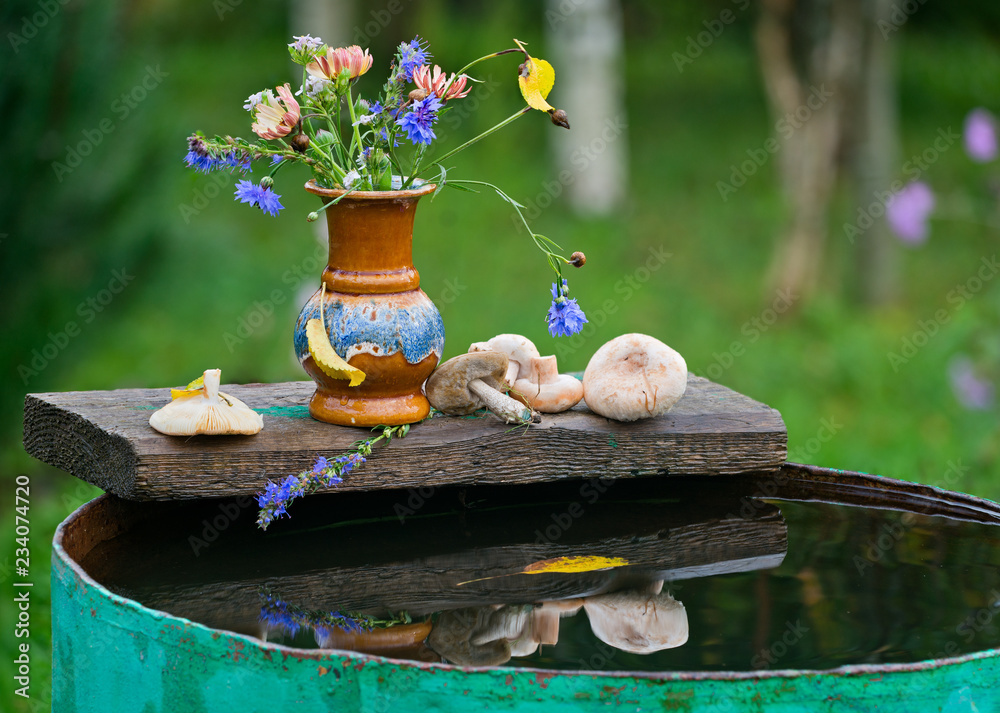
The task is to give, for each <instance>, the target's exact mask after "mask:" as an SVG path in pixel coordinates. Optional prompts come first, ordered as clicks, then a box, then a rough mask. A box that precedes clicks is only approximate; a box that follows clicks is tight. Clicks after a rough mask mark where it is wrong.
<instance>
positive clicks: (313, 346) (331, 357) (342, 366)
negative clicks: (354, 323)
mask: <svg viewBox="0 0 1000 713" xmlns="http://www.w3.org/2000/svg"><path fill="white" fill-rule="evenodd" d="M306 339H308V341H309V353H310V354H312V358H313V360H314V361H315V362H316V365H317V366H318V367H319V368H320V369H322V370H323V373H324V374H326V375H327V376H331V377H333V378H334V379H350V382H351V383H350V386H357V385H358V384H360V383H361V382H362V381H364V380H365V372H363V371H361V369H358V368H356V367H353V366H351V365H350V364H348V363H347V362H346V361H344V360H343V359H342V358H341V356H340V355H339V354H338V353H337V351H336V350H335V349H334V348H333V345H332V344H330V337H329V335H327V333H326V329H325V328H324V327H323V323H322V322H321V321H320V320H318V319H315V318H313V319H310V320H309V321H308V322H306Z"/></svg>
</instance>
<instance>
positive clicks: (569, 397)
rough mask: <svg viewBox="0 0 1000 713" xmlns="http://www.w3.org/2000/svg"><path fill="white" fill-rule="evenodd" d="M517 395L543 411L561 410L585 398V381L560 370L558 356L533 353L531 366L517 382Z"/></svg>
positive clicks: (515, 386)
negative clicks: (535, 355) (557, 364)
mask: <svg viewBox="0 0 1000 713" xmlns="http://www.w3.org/2000/svg"><path fill="white" fill-rule="evenodd" d="M514 391H515V392H516V395H517V396H520V397H523V398H524V401H525V403H527V404H528V405H529V406H531V408H533V409H535V410H536V411H541V412H542V413H561V412H562V411H566V410H567V409H571V408H573V407H574V406H576V405H577V404H578V403H579V402H580V399H582V398H583V383H582V382H581V381H580V380H579V379H577V378H576V377H573V376H570V375H568V374H560V373H559V369H558V367H557V366H556V358H555V357H554V356H544V357H532V358H531V367H530V368H529V369H528V373H527V374H525V373H524V371H523V370H522V371H521V372H520V378H518V380H517V381H515V382H514Z"/></svg>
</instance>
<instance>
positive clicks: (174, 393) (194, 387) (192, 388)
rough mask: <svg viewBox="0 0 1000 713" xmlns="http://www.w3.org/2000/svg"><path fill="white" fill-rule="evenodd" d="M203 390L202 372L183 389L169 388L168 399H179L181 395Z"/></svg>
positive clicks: (203, 379) (197, 392) (203, 377)
mask: <svg viewBox="0 0 1000 713" xmlns="http://www.w3.org/2000/svg"><path fill="white" fill-rule="evenodd" d="M204 391H205V375H204V374H202V375H201V376H199V377H198V378H197V379H195V380H194V381H192V382H191V383H190V384H188V385H187V386H185V387H184V388H183V389H170V399H171V400H173V399H179V398H181V397H182V396H194V395H195V394H200V393H202V392H204Z"/></svg>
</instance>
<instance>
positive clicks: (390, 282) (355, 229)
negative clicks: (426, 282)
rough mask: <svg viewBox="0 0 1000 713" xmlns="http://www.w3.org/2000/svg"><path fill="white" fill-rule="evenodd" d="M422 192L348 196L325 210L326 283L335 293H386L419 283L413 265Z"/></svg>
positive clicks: (324, 278)
mask: <svg viewBox="0 0 1000 713" xmlns="http://www.w3.org/2000/svg"><path fill="white" fill-rule="evenodd" d="M418 200H419V196H415V197H414V196H407V197H393V196H392V194H391V193H390V194H387V195H386V197H385V198H374V199H373V198H363V199H357V200H352V198H351V196H347V197H346V198H344V199H343V200H341V201H340V202H339V203H337V204H336V205H333V206H330V207H329V208H328V209H327V211H326V219H327V231H328V234H329V239H330V256H329V260H328V262H327V268H326V270H324V271H323V282H324V283H326V288H327V289H328V290H330V291H332V292H346V293H352V294H385V293H390V292H406V291H407V290H415V289H417V288H418V287H420V275H419V274H418V273H417V271H416V270H414V269H413V218H414V215H415V213H416V210H417V201H418Z"/></svg>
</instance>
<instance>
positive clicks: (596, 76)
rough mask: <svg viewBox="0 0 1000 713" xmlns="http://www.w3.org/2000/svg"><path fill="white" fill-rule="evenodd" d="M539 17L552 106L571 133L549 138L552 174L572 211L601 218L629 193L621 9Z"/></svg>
mask: <svg viewBox="0 0 1000 713" xmlns="http://www.w3.org/2000/svg"><path fill="white" fill-rule="evenodd" d="M545 17H546V27H547V29H548V35H547V39H548V41H549V43H550V48H551V51H550V53H549V54H550V55H551V58H552V63H553V65H554V66H555V67H556V69H557V72H558V81H557V82H556V87H555V90H554V98H555V99H556V104H555V105H554V106H556V107H557V108H559V109H563V110H565V111H566V114H567V115H568V116H569V122H570V125H571V126H572V129H571V130H570V131H558V132H553V135H554V137H555V164H556V172H557V173H558V175H559V177H560V178H559V181H560V183H561V184H563V185H565V186H566V193H567V195H568V197H569V201H570V206H571V207H572V208H573V210H574V211H576V212H578V213H585V214H591V215H594V214H597V215H606V214H608V213H611V212H612V211H613V210H615V209H616V208H617V207H618V206H620V205H621V203H622V201H623V200H624V198H625V195H626V193H627V190H628V136H627V133H626V127H627V124H628V120H627V116H626V114H625V105H624V101H623V91H624V81H623V80H622V77H623V76H624V71H623V70H624V67H623V65H624V52H623V45H624V38H623V33H622V13H621V7H620V3H619V2H618V0H574V2H573V3H565V2H561V1H560V0H549V2H548V3H547V12H546V14H545Z"/></svg>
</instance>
